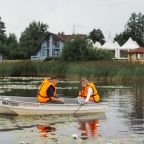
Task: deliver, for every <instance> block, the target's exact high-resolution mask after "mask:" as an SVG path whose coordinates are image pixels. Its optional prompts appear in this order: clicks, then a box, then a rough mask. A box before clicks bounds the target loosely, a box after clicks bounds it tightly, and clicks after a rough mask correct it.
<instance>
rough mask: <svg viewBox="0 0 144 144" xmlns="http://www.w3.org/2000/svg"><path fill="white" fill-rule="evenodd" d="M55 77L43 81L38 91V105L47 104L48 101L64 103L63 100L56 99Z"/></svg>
mask: <svg viewBox="0 0 144 144" xmlns="http://www.w3.org/2000/svg"><path fill="white" fill-rule="evenodd" d="M56 84H57V79H56V77H51V79H50V80H48V79H45V80H44V81H43V82H42V84H41V86H40V89H39V91H38V94H37V99H38V101H39V102H40V103H47V102H49V101H53V102H58V103H64V100H63V99H61V98H57V97H56Z"/></svg>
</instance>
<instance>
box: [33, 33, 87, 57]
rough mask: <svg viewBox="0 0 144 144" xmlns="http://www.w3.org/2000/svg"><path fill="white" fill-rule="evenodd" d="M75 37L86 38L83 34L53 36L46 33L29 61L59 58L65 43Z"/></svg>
mask: <svg viewBox="0 0 144 144" xmlns="http://www.w3.org/2000/svg"><path fill="white" fill-rule="evenodd" d="M75 36H79V37H86V35H84V34H72V35H65V34H64V33H59V34H58V35H57V34H54V33H50V32H49V33H48V36H47V37H46V38H45V40H43V41H42V42H41V43H40V46H39V48H38V51H37V52H36V54H35V55H32V56H31V60H45V59H47V58H56V57H59V56H60V54H61V52H62V50H63V47H64V44H65V41H66V40H68V39H73V38H74V37H75Z"/></svg>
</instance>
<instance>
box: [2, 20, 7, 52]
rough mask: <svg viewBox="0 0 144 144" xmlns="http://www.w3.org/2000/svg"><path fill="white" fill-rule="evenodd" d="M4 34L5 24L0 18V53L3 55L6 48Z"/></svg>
mask: <svg viewBox="0 0 144 144" xmlns="http://www.w3.org/2000/svg"><path fill="white" fill-rule="evenodd" d="M6 39H7V37H6V34H5V23H4V22H3V21H2V20H1V17H0V53H2V54H4V52H5V48H6Z"/></svg>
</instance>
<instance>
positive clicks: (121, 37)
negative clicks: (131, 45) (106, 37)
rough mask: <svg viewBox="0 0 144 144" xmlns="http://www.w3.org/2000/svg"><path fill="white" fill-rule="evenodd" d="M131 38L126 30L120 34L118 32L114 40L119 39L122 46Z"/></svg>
mask: <svg viewBox="0 0 144 144" xmlns="http://www.w3.org/2000/svg"><path fill="white" fill-rule="evenodd" d="M128 38H129V35H128V34H127V33H126V32H122V33H120V34H119V35H118V34H116V36H115V38H114V40H115V41H117V42H118V43H119V44H120V46H122V45H123V44H124V43H125V42H126V41H127V40H128Z"/></svg>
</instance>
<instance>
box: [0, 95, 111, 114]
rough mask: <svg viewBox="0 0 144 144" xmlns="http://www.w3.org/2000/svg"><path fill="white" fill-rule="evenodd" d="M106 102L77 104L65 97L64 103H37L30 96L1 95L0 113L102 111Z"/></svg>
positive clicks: (106, 106)
mask: <svg viewBox="0 0 144 144" xmlns="http://www.w3.org/2000/svg"><path fill="white" fill-rule="evenodd" d="M107 108H108V105H107V104H106V103H97V104H86V105H79V104H77V103H76V100H75V99H74V98H65V104H54V103H44V104H43V103H39V102H37V101H36V99H35V98H32V97H12V96H11V97H10V96H9V97H1V98H0V114H16V115H49V114H87V113H89V114H92V113H103V112H105V111H106V109H107Z"/></svg>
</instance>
